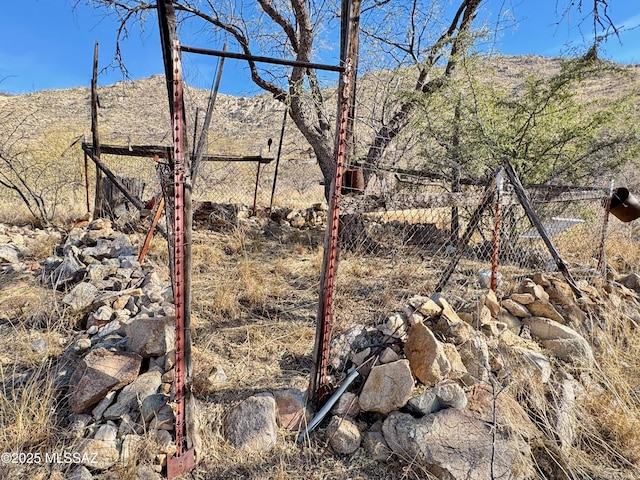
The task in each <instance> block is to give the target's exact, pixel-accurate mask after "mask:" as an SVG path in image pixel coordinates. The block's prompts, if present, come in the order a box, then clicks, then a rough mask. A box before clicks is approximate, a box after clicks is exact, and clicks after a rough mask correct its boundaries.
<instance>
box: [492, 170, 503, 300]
mask: <svg viewBox="0 0 640 480" xmlns="http://www.w3.org/2000/svg"><path fill="white" fill-rule="evenodd" d="M503 187H504V168H502V167H501V168H500V170H499V171H498V174H497V176H496V212H495V216H494V222H493V244H492V249H491V283H490V285H489V288H491V290H493V291H494V292H495V291H496V290H497V288H498V265H499V263H500V260H499V258H500V225H501V224H502V189H503Z"/></svg>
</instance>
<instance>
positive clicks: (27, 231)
mask: <svg viewBox="0 0 640 480" xmlns="http://www.w3.org/2000/svg"><path fill="white" fill-rule="evenodd" d="M60 239H61V235H60V232H57V231H56V230H55V229H54V228H46V229H40V228H32V227H31V226H26V227H20V226H17V225H5V224H2V223H0V273H9V272H20V271H23V270H26V269H29V268H30V267H31V265H29V264H28V263H27V262H26V261H25V260H26V259H27V258H29V257H32V256H33V253H34V252H33V250H34V248H37V246H38V245H39V244H41V243H49V242H52V243H54V242H55V243H59V242H60Z"/></svg>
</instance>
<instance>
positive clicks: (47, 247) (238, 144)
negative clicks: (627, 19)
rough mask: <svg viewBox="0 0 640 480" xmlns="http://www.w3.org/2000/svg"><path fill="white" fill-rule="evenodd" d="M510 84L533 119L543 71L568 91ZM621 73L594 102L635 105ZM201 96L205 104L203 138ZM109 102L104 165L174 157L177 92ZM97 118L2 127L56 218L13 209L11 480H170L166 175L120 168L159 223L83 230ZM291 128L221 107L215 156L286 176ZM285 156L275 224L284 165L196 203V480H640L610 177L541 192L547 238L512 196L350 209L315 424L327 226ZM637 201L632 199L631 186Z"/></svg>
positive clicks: (632, 230) (419, 186)
mask: <svg viewBox="0 0 640 480" xmlns="http://www.w3.org/2000/svg"><path fill="white" fill-rule="evenodd" d="M494 61H495V64H492V65H488V66H487V71H488V72H492V73H491V76H490V77H488V78H487V79H486V81H499V82H501V83H502V84H503V85H505V88H509V89H512V90H513V92H514V94H515V93H517V92H518V91H519V90H520V89H521V88H522V85H521V84H522V80H523V78H524V77H525V76H526V74H527V73H528V72H535V73H538V74H545V75H551V74H552V73H553V72H555V71H557V69H559V68H560V60H558V59H544V58H541V57H506V58H499V59H495V60H494ZM627 70H628V72H627V74H628V76H627V77H624V78H626V79H627V80H628V81H626V82H624V83H620V80H619V78H617V79H615V78H614V77H611V78H609V77H603V78H599V79H593V80H590V81H589V82H587V84H586V85H585V87H584V88H585V90H584V92H582V93H583V95H584V96H587V97H588V96H602V97H603V98H609V97H607V95H614V96H615V95H616V94H618V93H620V92H621V91H623V90H625V91H626V89H633V88H637V87H638V86H639V85H640V78H639V77H638V74H639V73H640V71H639V70H638V67H629V68H628V69H627ZM375 77H376V78H367V76H365V77H363V80H362V81H361V82H360V83H359V88H360V89H361V92H362V93H361V96H362V97H363V98H376V97H375V90H376V82H378V81H380V79H381V78H382V79H384V78H385V74H384V72H380V74H379V75H377V76H375ZM629 91H631V90H629ZM367 92H369V93H367ZM207 94H208V92H206V91H204V90H197V89H191V88H189V89H188V92H187V104H188V108H189V114H188V118H189V122H191V124H193V122H194V121H195V117H196V110H197V109H198V108H200V109H202V108H204V107H205V106H206V101H207V100H206V99H207ZM368 95H371V97H369V96H368ZM99 97H100V109H99V125H100V136H101V139H102V142H103V143H113V144H118V145H123V146H126V145H127V144H128V143H130V144H131V145H150V144H151V145H167V146H168V145H170V141H169V138H170V134H169V131H170V130H169V119H168V116H167V111H166V110H167V109H166V101H167V100H166V91H165V86H164V80H163V78H162V77H160V76H154V77H151V78H147V79H141V80H136V81H134V82H122V83H117V84H114V85H108V86H101V87H100V88H99ZM89 98H90V92H89V89H88V88H85V87H82V88H73V89H68V90H60V91H46V92H34V93H31V94H27V95H16V96H11V95H0V109H2V111H3V114H4V120H0V127H3V128H5V127H6V128H9V131H11V132H13V133H12V136H11V135H10V137H9V138H11V142H8V143H6V145H7V147H5V148H8V149H9V150H10V151H12V152H18V151H20V149H22V148H28V149H29V155H25V158H26V159H28V160H29V161H33V163H30V164H25V166H27V167H29V168H28V169H25V170H24V171H21V172H20V173H21V174H23V175H26V174H31V175H32V174H34V173H35V174H36V176H34V177H29V179H30V181H36V183H35V185H40V183H38V182H37V181H38V180H41V179H42V178H44V179H46V180H48V179H54V180H56V181H57V183H55V182H53V184H52V185H53V186H52V187H51V188H50V189H48V188H43V189H42V190H37V191H34V194H35V197H36V198H37V197H38V196H39V195H42V198H46V199H48V200H47V201H49V202H52V201H51V200H50V199H51V198H54V200H53V202H52V203H48V204H46V205H45V206H46V207H51V205H53V206H55V207H56V208H58V209H59V213H58V214H57V216H56V217H55V221H54V222H52V223H51V225H48V226H42V225H40V226H37V225H34V223H35V222H33V221H32V219H29V217H28V215H27V214H26V213H25V212H24V211H23V210H21V209H20V208H19V202H16V201H15V199H12V198H11V196H10V195H9V193H10V191H9V189H7V192H8V193H7V195H4V192H3V196H2V199H3V202H2V205H0V207H1V208H0V215H1V216H0V386H1V388H2V394H1V395H0V427H1V428H0V449H1V450H2V452H3V454H2V458H1V459H0V460H1V461H0V477H1V478H16V479H25V480H26V479H40V480H45V479H47V480H63V479H64V480H79V479H82V480H91V479H95V480H107V479H114V480H115V479H118V480H121V479H125V480H134V479H136V480H138V479H149V480H151V479H153V480H159V479H161V478H165V477H166V476H167V473H168V467H167V465H168V464H170V463H171V462H172V459H175V454H176V451H177V450H176V444H175V441H176V425H177V420H178V419H179V417H180V415H179V414H178V413H176V396H175V391H176V387H175V385H176V377H177V375H179V372H177V369H176V360H175V358H176V353H175V334H176V329H175V306H174V304H173V301H174V297H173V290H172V281H171V278H170V274H169V268H168V264H169V254H168V245H167V241H166V240H165V239H164V238H163V236H162V235H161V234H159V233H156V234H155V235H154V236H153V237H152V239H151V243H150V247H149V250H148V251H146V252H145V253H144V254H143V245H144V243H145V238H146V236H147V233H148V232H149V230H150V224H151V219H152V217H153V215H152V213H153V209H154V208H155V207H157V205H159V200H158V199H159V198H160V197H159V196H158V195H159V188H158V185H157V176H156V172H155V165H154V164H153V162H151V161H150V160H149V159H141V158H137V159H129V158H126V157H116V156H105V157H111V158H105V162H106V163H108V165H109V168H111V169H113V171H114V172H115V173H116V174H118V175H120V176H122V177H129V178H133V179H140V180H143V181H144V182H145V183H146V186H145V190H144V193H143V195H142V199H143V200H145V201H146V200H148V199H150V198H151V199H154V201H155V203H153V202H150V203H148V204H147V208H146V209H144V210H145V211H144V212H142V214H141V212H139V211H138V210H137V209H136V208H131V207H126V206H124V205H122V206H118V207H117V208H116V207H115V206H114V208H113V211H112V212H110V216H109V218H95V219H94V218H91V216H90V215H85V214H86V213H87V212H86V208H85V200H86V199H85V190H84V185H85V184H84V182H85V179H84V167H83V163H84V162H83V156H82V152H81V151H80V150H79V148H78V144H77V143H75V144H74V141H76V140H78V139H81V138H82V136H83V135H84V136H86V137H87V139H89V138H90V114H89ZM611 98H614V97H611ZM281 121H282V109H281V107H280V106H279V105H278V104H277V102H275V101H274V100H273V99H272V98H270V97H269V96H268V95H257V96H255V97H250V98H237V97H230V96H226V95H221V96H220V97H219V99H218V104H217V108H216V111H215V114H214V120H213V122H212V128H211V131H210V132H209V152H216V153H227V154H234V155H256V154H260V153H261V154H262V156H266V157H270V156H273V154H274V152H273V150H271V151H269V150H268V145H267V139H269V138H272V139H277V138H278V136H279V131H280V127H281ZM13 122H15V123H13ZM363 124H366V121H363ZM363 132H366V129H363ZM5 151H7V150H5ZM416 152H417V150H416V151H409V150H407V151H406V152H404V154H405V155H407V156H410V155H413V154H415V153H416ZM283 153H284V156H283V164H282V169H283V170H282V171H281V172H280V176H279V177H278V180H279V183H278V188H277V189H275V188H274V192H275V193H276V197H275V201H274V203H273V205H272V206H271V208H269V204H270V200H271V198H270V194H271V191H272V190H271V189H272V186H273V184H272V181H273V178H274V173H275V172H274V167H275V165H274V163H275V162H273V161H271V163H267V164H264V165H261V167H260V168H256V167H257V165H256V163H255V162H253V163H240V162H235V163H233V162H227V163H225V164H216V163H215V162H211V164H210V165H207V167H206V168H205V169H203V176H202V181H201V183H200V184H199V185H197V186H196V197H197V198H196V200H197V202H196V203H195V204H194V231H193V232H192V233H193V237H192V244H191V251H192V274H193V275H192V286H191V292H192V311H191V329H190V334H191V337H192V342H193V344H192V351H191V354H192V360H193V372H192V376H191V378H190V382H189V384H188V386H187V387H188V388H187V391H188V392H189V394H188V406H189V409H188V412H187V424H188V428H187V431H188V435H187V436H188V438H187V439H186V445H187V447H188V448H189V449H191V448H193V449H194V451H195V459H196V465H195V468H194V469H193V470H192V472H191V473H189V474H186V475H185V476H183V477H181V478H185V479H188V478H190V479H194V480H195V479H203V480H204V479H207V480H213V479H221V480H222V479H224V480H227V479H230V478H238V479H254V480H259V479H260V480H262V479H283V480H284V479H296V480H297V479H301V478H308V479H317V480H325V479H336V480H342V479H363V480H374V479H385V480H386V479H398V480H400V479H402V480H404V479H429V480H463V479H465V480H466V479H477V480H484V479H492V480H493V479H496V480H497V479H514V480H515V479H517V480H605V479H614V480H635V479H637V478H640V455H639V454H638V447H639V446H640V434H639V433H638V432H640V429H639V426H640V398H639V396H638V392H639V388H640V382H639V380H638V379H639V378H640V361H639V360H638V358H637V357H638V356H637V352H638V349H639V348H640V341H639V340H638V338H640V337H639V336H638V329H639V325H640V275H639V273H640V243H639V242H638V236H637V227H636V226H635V224H636V222H638V221H640V220H635V221H631V222H623V221H622V220H620V218H618V217H617V216H616V215H614V214H610V215H606V209H605V205H606V199H607V197H608V195H609V192H608V190H607V185H608V181H609V178H606V179H605V178H594V179H593V182H592V183H593V185H590V186H588V187H589V188H583V187H584V186H580V188H575V189H573V188H572V189H567V190H563V191H560V192H558V191H556V190H543V189H542V190H540V191H538V190H534V189H533V187H531V188H529V187H527V188H528V193H529V194H530V197H531V209H532V210H534V213H535V214H536V215H537V218H538V219H539V220H540V222H541V223H542V228H541V229H539V228H537V227H534V225H532V222H531V218H530V217H528V214H527V212H526V211H525V210H526V208H524V205H525V202H523V201H522V200H519V199H518V196H517V195H516V193H515V188H514V185H513V182H511V183H509V181H507V180H505V181H504V185H503V186H502V187H501V189H500V190H498V178H499V175H498V174H496V176H495V177H493V181H492V182H491V181H490V182H488V183H487V185H488V186H487V187H486V188H484V189H483V187H478V186H477V185H472V186H470V187H468V188H467V189H465V190H463V191H462V192H449V191H446V189H445V188H444V187H448V185H446V186H443V184H442V183H441V182H434V181H432V180H431V179H429V178H426V177H424V178H422V177H419V176H417V175H413V176H406V177H404V176H401V175H400V174H399V173H398V172H392V173H395V174H397V175H395V176H394V175H390V176H389V180H395V181H396V182H397V183H396V185H394V187H395V188H394V189H389V190H388V191H386V190H384V189H381V190H380V191H376V192H374V193H373V194H370V193H369V192H365V193H364V194H363V193H362V192H356V194H353V193H354V192H352V191H348V190H346V189H345V190H344V191H343V195H342V201H343V202H342V206H343V211H342V213H343V215H342V219H341V225H340V243H339V253H338V258H337V265H338V267H337V270H336V272H337V276H336V283H335V291H334V297H333V303H332V309H333V310H332V318H331V320H332V325H331V331H330V344H329V348H328V351H327V352H326V355H327V360H328V367H327V378H326V386H327V394H326V396H325V397H324V398H323V401H325V400H327V399H329V400H330V401H331V402H332V403H331V404H329V403H327V404H326V405H331V408H327V411H325V412H324V413H323V416H322V417H321V418H319V417H318V414H319V413H320V412H321V410H319V407H320V405H319V404H315V403H314V402H310V401H309V398H308V391H307V390H308V387H309V381H310V374H311V371H312V364H313V361H314V360H313V359H314V357H313V351H314V341H315V336H316V332H317V330H316V328H317V325H316V322H317V317H318V311H319V309H320V304H321V299H320V281H321V277H322V269H323V254H324V250H323V245H324V243H325V229H326V226H327V205H326V202H324V197H323V195H322V187H321V186H320V185H319V181H320V178H321V175H320V171H319V169H318V167H317V166H316V165H315V161H314V158H313V156H312V155H310V154H309V146H308V144H307V143H306V142H305V141H304V140H303V139H302V137H301V135H300V134H299V133H297V132H296V131H295V129H294V128H293V127H292V126H289V128H288V129H287V130H286V134H285V142H284V145H283ZM90 173H91V172H90ZM500 178H502V177H500ZM90 180H91V178H90ZM483 180H484V179H483ZM489 180H491V178H489ZM0 181H2V178H1V177H0ZM622 182H625V183H624V184H625V185H627V186H629V187H632V186H633V185H635V183H634V182H635V179H634V172H633V169H632V168H627V169H626V170H625V171H624V172H623V173H620V174H617V177H616V186H618V185H622V184H623V183H622ZM61 184H63V185H66V186H71V187H73V188H72V189H71V190H72V191H70V192H67V191H65V190H64V189H63V188H62V187H61ZM500 185H502V182H501V183H500ZM0 188H2V187H0ZM90 188H92V187H90ZM465 188H466V187H465ZM497 192H500V193H499V195H498V193H497ZM56 195H57V196H56ZM90 195H92V193H91V189H90ZM154 197H155V198H154ZM480 207H482V208H480ZM638 213H639V214H640V206H639V211H638ZM160 225H161V227H165V228H166V222H164V220H161V221H160ZM456 225H457V226H456ZM467 233H468V235H467ZM543 235H547V236H548V237H549V238H550V243H552V244H553V249H552V248H550V247H549V245H548V243H545V241H543ZM554 253H555V254H556V256H557V257H560V258H559V260H558V258H556V257H554ZM489 287H491V288H489ZM181 333H182V332H181ZM339 388H342V390H338V389H339ZM336 391H339V392H340V394H339V395H338V394H335V392H336ZM329 400H327V401H329ZM191 407H193V409H191ZM311 426H313V428H311Z"/></svg>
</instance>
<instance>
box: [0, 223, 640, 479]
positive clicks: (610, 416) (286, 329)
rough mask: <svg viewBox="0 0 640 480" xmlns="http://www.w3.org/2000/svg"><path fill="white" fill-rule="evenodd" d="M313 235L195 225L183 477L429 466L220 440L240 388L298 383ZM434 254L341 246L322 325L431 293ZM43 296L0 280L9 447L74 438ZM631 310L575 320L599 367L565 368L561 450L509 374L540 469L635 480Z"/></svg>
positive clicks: (531, 398) (305, 370) (635, 370)
mask: <svg viewBox="0 0 640 480" xmlns="http://www.w3.org/2000/svg"><path fill="white" fill-rule="evenodd" d="M616 238H617V237H616ZM322 239H323V231H322V230H321V229H318V230H308V231H284V230H283V231H276V232H273V231H270V232H268V233H263V232H260V231H258V230H257V229H255V228H246V227H237V228H234V229H232V230H231V231H230V232H227V233H219V232H213V231H207V230H202V231H196V232H195V234H194V238H193V247H192V252H193V289H192V291H193V311H192V327H193V332H192V333H193V341H194V345H193V355H194V378H193V386H194V393H195V395H196V398H197V400H198V403H199V409H198V415H199V417H200V420H201V424H202V434H203V441H204V447H203V448H204V450H203V452H201V461H200V463H199V464H198V466H197V467H196V469H195V470H194V471H193V472H192V478H194V479H203V480H204V479H207V480H208V479H212V480H213V479H230V478H242V479H256V480H257V479H293V478H296V479H297V478H309V479H331V478H334V479H345V478H350V479H387V478H398V479H425V478H430V477H429V474H428V472H426V471H425V470H424V468H423V467H422V466H421V465H420V462H418V461H417V460H416V459H406V458H398V457H396V456H392V457H391V458H389V459H388V460H387V461H385V462H377V461H374V460H372V459H369V458H367V457H366V456H365V454H364V453H362V452H359V453H357V454H355V455H353V456H336V455H333V454H331V453H330V450H329V449H328V447H327V438H326V434H325V432H324V431H323V429H322V428H320V429H319V430H318V431H317V433H315V434H314V435H313V436H312V439H311V443H310V444H306V445H304V446H302V445H298V444H297V443H296V442H295V434H294V433H291V432H287V431H284V430H282V431H280V433H279V441H278V445H277V446H276V448H275V449H274V450H272V451H271V452H268V453H266V454H262V455H246V454H243V453H241V452H237V451H235V450H233V449H232V448H231V447H230V446H229V445H228V444H227V443H226V442H225V440H224V435H223V431H222V428H223V427H222V425H223V424H224V419H225V416H226V415H227V414H228V412H229V411H230V410H231V409H232V408H233V407H234V406H235V405H237V404H238V402H239V401H241V400H242V399H244V398H246V397H247V396H249V395H251V394H254V393H257V392H262V391H272V390H276V389H280V388H302V389H304V388H306V387H307V384H308V380H309V369H310V365H311V351H312V348H313V342H314V335H315V314H316V308H317V302H318V280H319V274H320V268H321V263H322V249H321V243H322ZM51 248H52V245H50V244H47V243H46V242H44V243H43V244H42V245H41V246H39V247H38V248H35V249H34V254H33V256H34V259H36V258H37V257H38V256H40V255H45V254H49V252H50V249H51ZM608 248H609V250H608V251H607V253H608V255H609V258H610V259H611V258H618V257H620V258H625V259H626V260H627V261H628V262H629V264H628V266H627V268H628V269H632V268H633V263H632V262H634V261H635V260H634V259H635V258H636V257H635V255H638V256H637V258H640V253H637V252H639V251H640V250H639V249H638V247H637V246H636V245H635V244H634V243H633V242H631V241H628V242H625V243H623V242H620V241H617V242H613V243H611V244H610V245H609V246H608ZM632 248H633V250H632ZM617 256H618V257H617ZM167 258H168V255H167V247H166V242H165V241H164V240H162V239H161V238H160V237H156V238H154V240H153V242H152V244H151V248H150V250H149V253H148V256H147V259H146V260H145V262H147V263H148V264H150V265H153V266H155V267H157V268H159V269H162V270H164V273H165V274H166V265H167ZM445 260H446V259H445ZM444 264H446V261H445V262H442V261H436V260H432V259H431V260H430V259H424V258H420V257H419V256H410V255H393V254H389V255H378V256H373V255H362V254H357V255H356V254H351V253H347V252H343V253H342V254H341V259H340V266H339V277H338V278H339V280H338V285H337V292H336V304H335V308H336V312H335V317H334V318H335V323H334V333H339V332H340V331H341V330H344V329H346V328H348V327H350V326H353V325H355V324H358V325H361V324H363V323H365V324H376V323H379V322H381V321H382V320H384V319H385V318H386V316H387V315H389V314H391V313H393V312H396V311H398V310H399V309H400V308H401V307H402V305H403V304H404V303H405V302H406V299H407V298H408V297H409V296H412V295H415V294H430V293H431V292H432V290H433V287H434V284H435V281H436V280H437V278H438V277H439V274H440V272H441V271H442V268H443V266H444ZM636 265H637V263H636ZM480 267H481V265H480V264H479V263H478V262H475V263H474V262H469V261H463V262H462V263H461V265H460V267H459V269H458V271H457V273H456V276H454V278H453V280H452V282H453V286H452V289H454V290H455V291H456V292H458V293H459V294H460V295H467V297H465V298H467V299H468V300H472V298H475V296H476V295H477V293H478V292H479V290H477V288H474V287H475V283H476V273H477V270H478V268H480ZM452 291H453V290H452ZM55 295H56V294H55V293H54V292H51V291H49V290H47V289H44V288H42V287H39V286H37V285H36V284H35V283H34V282H33V281H32V279H29V277H28V276H19V275H17V276H16V275H13V276H10V277H6V278H0V319H1V318H4V320H0V338H1V340H0V360H1V362H2V368H1V370H0V374H1V376H0V380H1V381H2V383H3V385H4V386H5V393H4V397H3V398H1V399H0V415H1V417H0V418H1V419H2V420H1V421H2V426H3V427H4V428H3V429H2V431H1V437H0V438H1V439H2V445H3V446H5V447H7V448H8V447H9V446H11V447H13V449H15V447H16V446H17V447H18V448H19V449H20V450H21V451H30V450H34V449H48V448H54V447H56V446H58V448H59V446H60V445H65V444H70V443H71V442H72V439H70V438H69V433H68V432H67V431H66V424H65V420H64V419H63V418H61V416H60V412H63V411H64V398H62V397H61V395H60V391H59V390H57V389H56V386H55V384H54V381H53V380H54V379H55V378H56V375H57V373H56V372H58V371H60V370H61V369H62V368H64V364H63V363H62V362H61V354H62V352H63V350H64V348H65V347H66V345H68V343H69V342H70V341H71V338H72V332H73V328H74V326H75V325H76V321H77V319H76V318H73V316H72V315H70V314H69V312H67V311H64V310H63V309H59V308H58V307H55V308H51V305H57V302H56V297H55ZM639 310H640V307H639V306H638V303H637V301H636V300H634V301H632V300H628V301H627V302H623V303H622V306H620V307H619V308H615V309H614V308H602V309H601V311H598V312H596V313H597V314H594V316H593V318H598V319H600V320H599V322H598V323H597V327H598V328H597V329H596V330H588V331H587V330H585V332H584V334H585V335H586V336H588V337H589V338H590V339H591V341H592V342H593V343H594V345H596V351H597V357H598V365H599V368H598V369H597V370H594V371H590V372H585V371H571V372H569V373H570V374H571V375H573V376H574V377H575V378H580V379H581V380H583V381H584V378H585V375H586V376H587V377H590V378H591V380H590V383H588V384H590V385H593V386H594V389H593V391H588V392H585V394H584V395H582V396H580V397H579V403H578V405H577V407H576V408H578V412H579V419H580V422H579V424H578V427H577V436H576V441H575V444H574V445H572V446H571V448H569V449H562V448H559V447H558V446H557V445H556V444H555V440H554V439H555V436H556V433H557V432H555V429H556V428H557V426H556V423H555V416H554V415H555V413H554V411H553V409H551V408H550V407H549V403H548V402H549V400H550V399H553V398H559V397H560V395H561V392H560V391H559V390H554V388H552V387H549V385H544V384H542V383H540V382H536V381H535V379H533V378H532V377H531V376H528V377H527V376H526V375H522V376H521V377H518V376H517V375H516V374H515V373H514V375H512V378H511V380H510V381H511V382H512V383H511V384H510V391H512V393H514V394H515V395H516V396H517V397H518V398H523V397H526V398H527V400H528V402H529V411H530V413H531V415H532V418H534V420H535V421H536V423H537V424H538V426H539V427H540V428H541V430H542V431H543V432H545V433H546V434H547V440H546V441H540V442H539V443H538V444H536V446H535V448H534V451H535V452H536V454H537V455H538V457H537V461H538V463H539V464H540V470H541V471H544V472H554V473H553V475H551V474H549V475H547V477H546V478H554V479H555V478H567V479H571V480H574V479H576V480H577V479H581V480H582V479H585V480H586V479H598V478H602V479H604V478H613V479H620V480H631V479H632V478H637V476H638V473H639V472H638V469H637V467H636V464H637V463H638V461H639V460H640V456H639V455H638V453H637V452H638V447H640V433H638V432H639V428H638V427H639V426H640V425H639V419H640V399H639V398H638V386H639V385H640V382H638V380H637V379H638V378H640V361H638V360H636V358H635V357H634V353H635V352H637V351H638V349H639V348H640V340H638V341H637V340H636V338H637V337H638V335H637V325H636V324H635V322H634V321H632V320H630V316H632V314H633V312H636V313H637V311H639ZM2 314H4V317H3V315H2ZM39 338H44V339H45V341H46V343H47V345H48V349H47V352H46V353H44V354H38V353H36V352H34V351H33V350H32V348H31V346H30V344H31V342H32V341H33V340H36V339H39ZM16 339H17V340H16ZM220 369H222V370H224V372H225V373H226V375H227V377H228V381H227V382H226V383H216V382H214V373H215V372H217V371H219V370H220ZM23 379H24V380H23ZM596 386H597V387H598V388H596ZM149 442H151V443H152V440H149ZM151 443H147V444H145V445H147V446H149V445H151ZM146 448H147V447H145V446H144V445H143V446H142V447H141V450H140V452H139V453H138V456H139V463H140V464H145V463H147V462H148V461H149V460H148V457H147V454H146V451H147V450H146ZM37 474H38V472H37V471H35V470H29V471H27V470H13V471H12V472H11V475H12V476H13V477H15V478H35V477H34V475H37ZM43 475H44V473H43ZM554 475H555V476H554ZM7 478H8V477H7ZM42 478H46V476H43V477H42ZM52 478H53V477H52ZM96 478H100V479H103V480H104V479H111V478H114V479H115V478H118V479H131V480H133V479H134V478H136V473H135V471H134V469H133V468H131V467H122V466H118V467H116V468H114V469H111V470H109V471H108V472H104V473H103V474H101V475H98V476H97V477H96ZM540 478H543V477H542V476H541V477H540Z"/></svg>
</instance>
